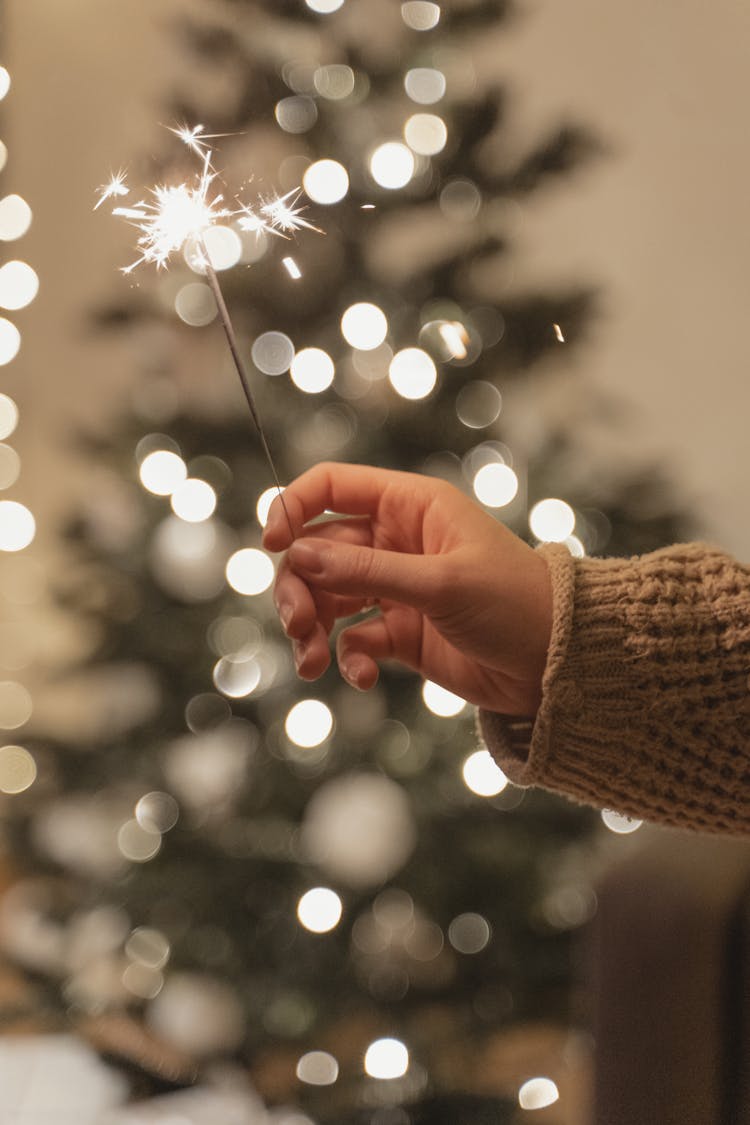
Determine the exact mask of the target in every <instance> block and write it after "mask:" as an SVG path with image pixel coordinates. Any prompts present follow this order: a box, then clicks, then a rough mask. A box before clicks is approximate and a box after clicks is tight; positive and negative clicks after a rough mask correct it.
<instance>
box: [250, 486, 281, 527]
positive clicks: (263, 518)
mask: <svg viewBox="0 0 750 1125" xmlns="http://www.w3.org/2000/svg"><path fill="white" fill-rule="evenodd" d="M281 491H282V492H283V491H284V489H283V488H282V490H281ZM278 495H279V490H278V488H276V487H275V485H274V486H272V487H271V488H267V489H266V490H265V492H261V494H260V496H259V497H258V503H257V504H256V505H255V511H256V514H257V516H258V523H259V524H260V526H261V527H265V526H266V524H267V523H268V513H269V511H270V509H271V505H272V504H273V502H274V500H275V499H276V497H277V496H278Z"/></svg>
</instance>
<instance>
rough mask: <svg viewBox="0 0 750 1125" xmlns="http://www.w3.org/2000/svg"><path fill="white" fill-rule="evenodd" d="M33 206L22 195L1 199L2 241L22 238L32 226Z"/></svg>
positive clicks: (0, 229) (0, 223)
mask: <svg viewBox="0 0 750 1125" xmlns="http://www.w3.org/2000/svg"><path fill="white" fill-rule="evenodd" d="M31 218H32V215H31V208H30V207H29V205H28V203H27V202H26V200H25V199H22V198H21V196H20V195H6V196H5V198H4V199H0V242H13V240H14V239H16V238H21V237H22V236H23V235H24V234H26V231H27V230H28V229H29V227H30V226H31Z"/></svg>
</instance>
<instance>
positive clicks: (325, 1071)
mask: <svg viewBox="0 0 750 1125" xmlns="http://www.w3.org/2000/svg"><path fill="white" fill-rule="evenodd" d="M338 1076H339V1064H338V1063H337V1061H336V1059H335V1058H334V1057H333V1055H329V1054H328V1051H308V1052H307V1054H306V1055H303V1056H302V1058H301V1059H300V1060H299V1062H298V1063H297V1077H298V1078H299V1080H300V1082H307V1084H308V1085H309V1086H332V1085H333V1083H334V1082H335V1081H336V1079H337V1078H338ZM287 1120H289V1122H290V1125H294V1122H295V1121H296V1115H295V1117H294V1118H293V1119H287V1118H286V1117H283V1118H281V1119H280V1125H286V1122H287ZM308 1120H309V1119H308V1118H303V1121H308ZM300 1125H301V1123H300Z"/></svg>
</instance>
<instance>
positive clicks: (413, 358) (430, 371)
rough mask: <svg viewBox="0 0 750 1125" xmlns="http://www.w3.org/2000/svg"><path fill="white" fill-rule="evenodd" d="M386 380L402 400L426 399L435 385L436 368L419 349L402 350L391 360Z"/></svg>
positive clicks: (425, 353)
mask: <svg viewBox="0 0 750 1125" xmlns="http://www.w3.org/2000/svg"><path fill="white" fill-rule="evenodd" d="M388 378H389V379H390V381H391V384H392V386H393V388H394V390H396V391H398V393H399V394H400V395H401V397H402V398H408V399H414V400H415V399H420V398H426V397H427V395H429V394H430V393H431V391H433V390H434V388H435V384H436V383H437V368H436V367H435V363H434V361H433V360H432V358H431V356H429V355H428V354H427V352H425V351H422V349H421V348H402V350H401V351H400V352H396V354H395V355H394V357H393V359H392V360H391V363H390V366H389V368H388Z"/></svg>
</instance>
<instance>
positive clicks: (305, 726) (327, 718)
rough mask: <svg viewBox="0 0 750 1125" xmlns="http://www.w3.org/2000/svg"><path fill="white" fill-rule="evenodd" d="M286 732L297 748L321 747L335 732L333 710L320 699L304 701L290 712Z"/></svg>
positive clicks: (285, 725)
mask: <svg viewBox="0 0 750 1125" xmlns="http://www.w3.org/2000/svg"><path fill="white" fill-rule="evenodd" d="M284 730H285V731H286V733H287V737H288V738H289V739H290V741H291V742H293V743H294V744H295V745H296V746H302V747H305V748H306V749H311V748H312V747H313V746H320V744H321V743H322V742H325V740H326V739H327V738H328V736H329V734H330V733H331V731H332V730H333V715H332V713H331V709H330V708H329V707H328V706H327V705H326V704H325V703H323V701H322V700H320V699H302V700H300V702H299V703H295V704H294V706H293V707H292V708H291V710H290V711H289V714H288V715H287V717H286V720H285V722H284Z"/></svg>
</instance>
